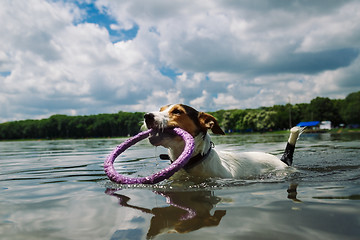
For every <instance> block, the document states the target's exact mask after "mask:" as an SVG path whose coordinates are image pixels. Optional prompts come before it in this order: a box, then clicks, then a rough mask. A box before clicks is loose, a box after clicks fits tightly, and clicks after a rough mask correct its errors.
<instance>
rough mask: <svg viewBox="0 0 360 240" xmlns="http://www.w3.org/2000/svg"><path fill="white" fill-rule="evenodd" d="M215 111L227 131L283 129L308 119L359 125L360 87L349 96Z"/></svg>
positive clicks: (335, 125)
mask: <svg viewBox="0 0 360 240" xmlns="http://www.w3.org/2000/svg"><path fill="white" fill-rule="evenodd" d="M211 114H212V115H213V116H214V117H216V118H217V119H218V121H219V122H220V124H221V126H222V127H223V128H224V130H225V131H226V132H248V131H268V130H282V129H289V128H290V127H293V126H295V125H296V124H298V123H299V122H304V121H331V124H332V127H335V128H336V127H339V126H343V125H346V126H359V124H360V91H359V92H354V93H350V94H349V95H348V96H347V97H346V98H345V99H330V98H324V97H317V98H314V99H313V100H311V102H310V103H300V104H295V105H291V104H286V105H274V106H272V107H261V108H258V109H233V110H219V111H216V112H212V113H211Z"/></svg>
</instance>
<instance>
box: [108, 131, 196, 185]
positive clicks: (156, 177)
mask: <svg viewBox="0 0 360 240" xmlns="http://www.w3.org/2000/svg"><path fill="white" fill-rule="evenodd" d="M165 131H172V132H173V133H175V134H177V135H179V136H180V137H182V139H184V141H185V147H184V150H183V152H182V153H181V155H180V156H179V157H178V159H176V160H175V161H174V162H172V163H171V164H170V165H169V166H168V167H166V168H164V169H163V170H161V171H160V172H157V173H155V174H153V175H151V176H148V177H135V178H133V177H126V176H123V175H121V174H119V173H118V172H117V171H116V170H115V168H114V165H113V164H114V161H115V159H116V158H117V157H118V156H119V155H120V154H121V153H122V152H124V151H125V150H126V149H128V148H129V147H130V146H132V145H134V144H136V143H137V142H139V141H141V140H143V139H145V138H147V137H149V135H150V134H151V133H156V130H153V129H149V130H146V131H143V132H140V133H139V134H137V135H135V136H134V137H131V138H129V139H127V140H126V141H124V142H123V143H121V144H120V145H119V146H117V147H116V148H115V149H114V150H113V151H112V152H111V154H110V155H109V156H108V158H107V159H106V160H105V162H104V170H105V173H106V175H107V176H108V177H109V179H110V180H111V181H113V182H116V183H121V184H139V183H145V184H155V183H158V182H161V181H163V180H165V179H168V178H169V177H171V176H172V175H173V174H174V173H175V172H177V171H179V170H180V169H181V168H182V167H184V166H185V164H186V163H187V162H188V161H189V159H190V156H191V154H192V153H193V151H194V146H195V143H194V138H193V137H192V136H191V135H190V134H189V133H188V132H186V131H185V130H183V129H181V128H174V129H166V130H165Z"/></svg>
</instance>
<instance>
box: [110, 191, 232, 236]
mask: <svg viewBox="0 0 360 240" xmlns="http://www.w3.org/2000/svg"><path fill="white" fill-rule="evenodd" d="M116 191H117V189H107V190H106V192H105V193H106V194H108V195H111V196H114V197H117V198H118V199H119V204H120V205H121V206H123V207H129V208H132V209H136V210H139V211H141V212H144V213H149V214H152V215H154V216H153V217H152V219H151V222H150V227H149V230H148V233H147V238H148V239H151V238H153V237H155V236H157V235H159V234H162V233H168V232H178V233H187V232H191V231H195V230H198V229H200V228H203V227H213V226H217V225H219V223H220V221H221V219H222V217H223V216H225V214H226V211H225V210H215V212H214V214H213V215H211V213H210V211H211V209H212V208H213V207H214V206H215V205H216V204H217V203H218V202H220V200H221V199H220V198H219V197H216V196H214V195H213V192H211V191H181V192H159V191H155V192H154V193H156V194H159V195H161V196H163V197H165V198H166V202H167V203H168V204H170V206H166V207H156V208H153V209H148V208H143V207H139V206H134V205H131V204H130V203H129V202H130V200H131V199H130V198H129V197H127V196H125V195H121V194H118V193H116Z"/></svg>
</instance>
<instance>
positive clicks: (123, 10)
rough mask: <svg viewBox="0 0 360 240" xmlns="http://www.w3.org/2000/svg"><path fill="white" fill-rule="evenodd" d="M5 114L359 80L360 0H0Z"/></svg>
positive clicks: (213, 101) (0, 102)
mask: <svg viewBox="0 0 360 240" xmlns="http://www.w3.org/2000/svg"><path fill="white" fill-rule="evenodd" d="M0 22H1V24H0V36H1V37H0V122H5V121H10V120H20V119H29V118H31V119H39V118H46V117H49V116H51V115H53V114H67V115H88V114H98V113H116V112H118V111H120V110H122V111H149V110H156V109H158V108H159V107H160V106H162V105H164V104H168V103H185V104H188V105H192V106H194V107H196V108H197V109H199V110H203V111H213V110H218V109H231V108H240V109H243V108H257V107H260V106H272V105H274V104H286V103H287V102H289V101H291V103H292V104H295V103H306V102H310V100H311V99H313V98H315V97H317V96H322V97H330V98H344V97H345V96H346V95H347V94H349V93H351V92H354V91H359V90H360V55H359V53H360V24H359V23H360V1H356V0H354V1H338V0H328V1H316V0H313V1H305V0H304V1H302V0H298V1H288V0H276V1H265V0H264V1H261V0H259V1H253V0H239V1H235V0H228V1H226V0H224V1H218V0H213V1H212V0H199V1H193V0H171V1H166V0H152V1H147V0H129V1H126V0H123V1H116V0H113V1H111V0H98V1H85V0H79V1H66V0H56V1H55V0H54V1H41V0H26V1H25V0H23V1H21V0H8V1H7V0H4V1H0Z"/></svg>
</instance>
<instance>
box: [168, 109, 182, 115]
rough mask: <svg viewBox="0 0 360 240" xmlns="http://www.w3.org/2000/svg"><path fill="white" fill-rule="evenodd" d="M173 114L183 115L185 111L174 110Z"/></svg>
mask: <svg viewBox="0 0 360 240" xmlns="http://www.w3.org/2000/svg"><path fill="white" fill-rule="evenodd" d="M171 113H172V114H176V115H180V114H182V113H184V112H183V111H181V110H180V109H174V110H172V111H171Z"/></svg>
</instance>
